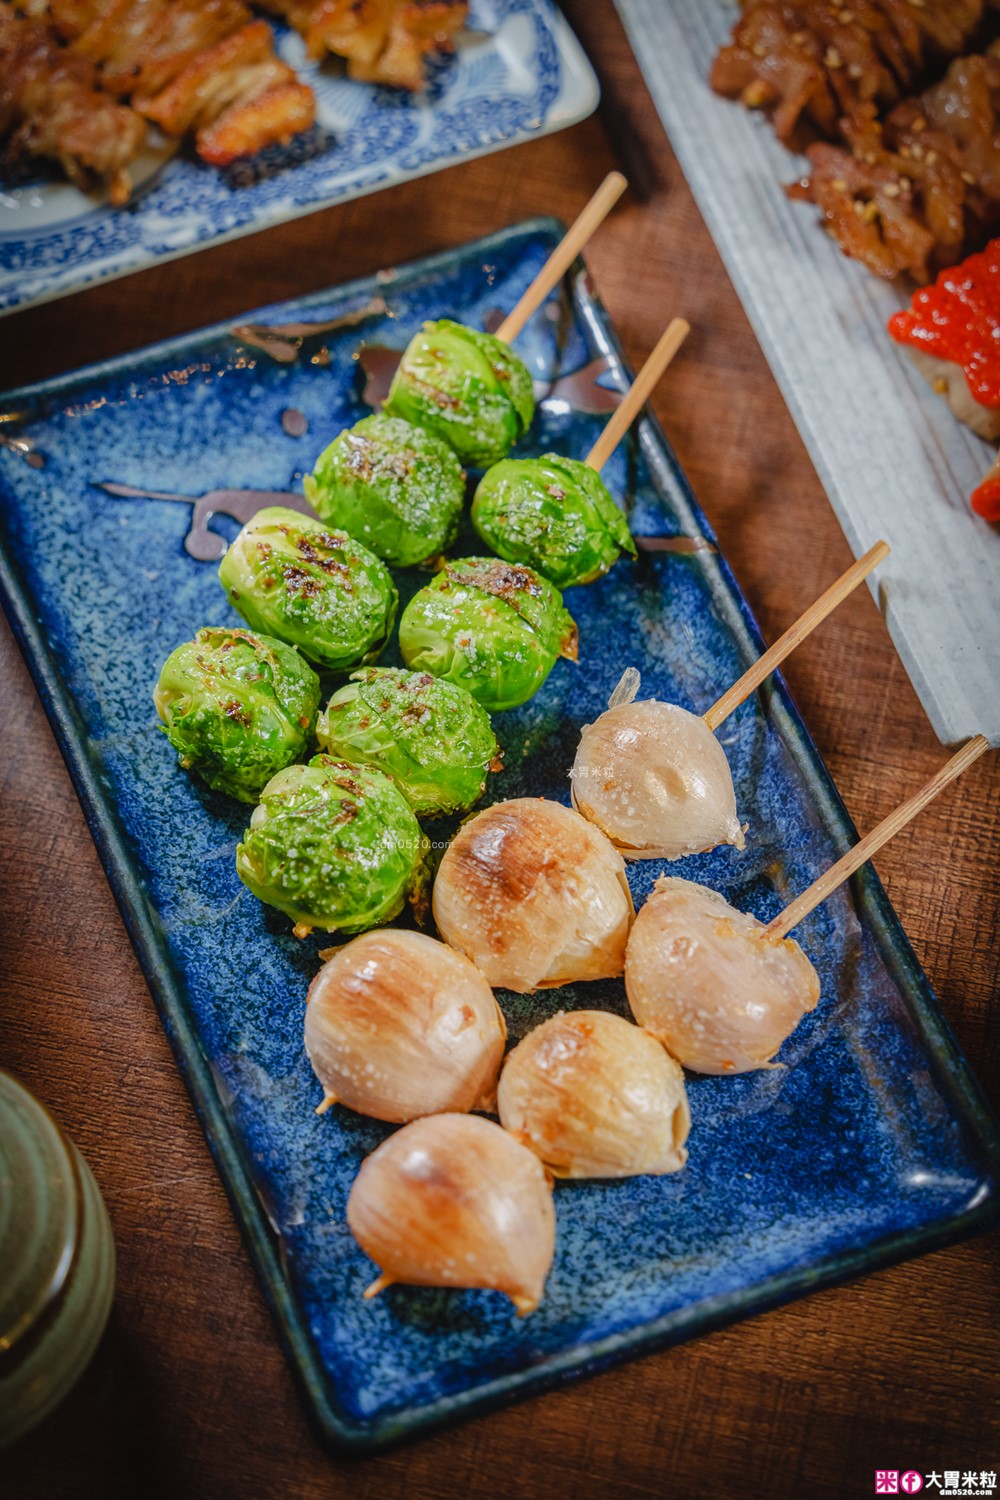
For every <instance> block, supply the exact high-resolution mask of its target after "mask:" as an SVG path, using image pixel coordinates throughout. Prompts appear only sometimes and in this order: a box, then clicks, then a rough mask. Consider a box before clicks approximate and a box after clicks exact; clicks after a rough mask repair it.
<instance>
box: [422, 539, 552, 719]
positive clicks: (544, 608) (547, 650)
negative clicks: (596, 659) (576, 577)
mask: <svg viewBox="0 0 1000 1500" xmlns="http://www.w3.org/2000/svg"><path fill="white" fill-rule="evenodd" d="M399 645H400V649H401V651H402V653H403V660H404V661H405V662H406V665H407V666H408V667H412V668H414V669H415V670H416V671H420V672H431V673H433V675H434V676H435V677H444V678H447V680H448V681H449V682H455V683H457V684H458V685H459V687H464V688H466V689H467V690H468V691H469V692H470V693H471V694H472V696H473V697H474V698H475V699H477V701H478V702H480V703H481V704H482V705H483V707H484V708H487V709H490V710H494V709H501V708H516V706H517V705H518V704H519V703H526V702H527V700H528V699H529V698H530V697H531V696H532V695H533V694H534V693H537V691H538V689H539V688H540V687H541V685H542V683H543V682H544V681H545V679H546V677H548V675H549V673H550V672H551V671H552V668H553V667H554V666H555V663H556V658H557V657H558V656H567V657H569V658H570V660H571V661H575V660H576V652H577V632H576V625H575V623H574V621H573V620H572V618H571V617H570V615H569V613H568V611H567V610H565V609H564V608H563V602H562V595H561V594H560V592H559V590H558V589H557V588H554V587H553V586H552V584H551V583H549V582H548V581H547V580H546V579H544V578H540V577H539V575H538V574H537V573H535V572H534V571H533V570H532V569H531V568H525V567H521V566H520V565H519V564H516V563H505V562H500V561H499V560H498V559H497V558H495V557H467V558H465V559H464V560H463V561H461V562H454V563H446V564H445V566H444V568H443V569H442V571H441V572H440V573H438V575H437V576H436V578H434V579H433V580H432V582H431V583H429V584H428V585H427V586H426V588H423V589H421V590H420V592H419V593H418V594H415V595H414V596H413V598H412V599H411V600H410V602H409V604H408V605H407V606H406V608H405V610H404V611H403V614H402V618H401V619H400V622H399Z"/></svg>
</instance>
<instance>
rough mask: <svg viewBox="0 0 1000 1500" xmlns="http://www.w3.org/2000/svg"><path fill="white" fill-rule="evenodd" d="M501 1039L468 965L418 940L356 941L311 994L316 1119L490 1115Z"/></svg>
mask: <svg viewBox="0 0 1000 1500" xmlns="http://www.w3.org/2000/svg"><path fill="white" fill-rule="evenodd" d="M506 1036H507V1028H506V1025H505V1023H504V1019H503V1014H502V1012H501V1010H500V1007H499V1006H498V1005H497V1002H496V1000H495V999H494V996H493V992H492V990H491V989H490V987H489V985H488V984H487V982H486V980H485V979H484V978H483V976H482V975H481V974H480V973H479V971H478V970H477V969H476V968H475V966H474V965H473V964H471V963H470V962H469V960H468V959H467V958H465V957H464V956H463V955H462V954H461V953H456V952H455V951H454V949H452V948H448V947H446V946H445V944H444V943H439V942H437V940H436V939H434V938H431V937H427V936H425V935H424V934H422V933H418V932H406V931H402V930H399V929H396V928H382V929H380V930H379V931H376V932H367V933H364V934H363V935H362V936H361V937H358V938H355V939H354V940H353V941H352V942H350V943H347V944H345V945H344V946H343V947H342V948H339V949H337V950H336V952H335V953H334V955H333V957H332V958H330V959H329V961H328V962H327V963H326V964H324V966H323V968H322V969H321V970H320V971H319V973H318V974H317V975H316V978H315V979H314V980H313V982H312V984H311V986H310V988H309V998H308V1005H307V1007H306V1019H305V1045H306V1052H307V1053H308V1054H309V1059H310V1061H311V1063H312V1065H313V1070H314V1072H315V1073H316V1076H317V1077H318V1079H319V1081H320V1083H321V1084H322V1085H323V1089H324V1099H323V1102H322V1104H321V1105H320V1111H322V1110H325V1109H326V1108H328V1107H329V1105H331V1104H333V1103H339V1104H345V1105H347V1106H348V1107H349V1108H350V1109H354V1110H357V1111H358V1112H359V1113H360V1114H364V1115H371V1116H372V1117H374V1118H375V1119H377V1120H390V1121H392V1122H394V1123H401V1122H403V1121H406V1120H412V1119H415V1118H416V1117H417V1116H419V1115H431V1114H437V1113H440V1112H442V1111H466V1110H471V1109H483V1108H492V1107H493V1104H494V1102H495V1099H496V1081H497V1073H498V1071H499V1068H500V1062H501V1060H502V1058H503V1050H504V1042H505V1040H506ZM318 1112H319V1111H318Z"/></svg>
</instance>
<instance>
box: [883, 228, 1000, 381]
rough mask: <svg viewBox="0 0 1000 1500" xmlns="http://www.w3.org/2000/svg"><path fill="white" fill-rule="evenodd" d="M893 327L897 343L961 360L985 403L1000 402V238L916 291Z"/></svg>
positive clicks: (894, 319)
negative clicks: (931, 284) (931, 283)
mask: <svg viewBox="0 0 1000 1500" xmlns="http://www.w3.org/2000/svg"><path fill="white" fill-rule="evenodd" d="M889 332H890V333H891V335H892V337H893V338H894V339H895V340H896V341H897V343H900V344H910V345H912V347H913V348H914V349H920V350H921V351H922V352H923V353H924V354H930V355H932V356H933V357H935V358H937V359H947V360H950V361H951V362H952V363H953V364H956V365H961V367H962V369H963V370H964V372H965V378H966V381H967V382H968V386H969V390H970V391H971V392H972V395H973V396H974V397H975V399H976V400H977V401H978V402H979V404H980V406H989V407H993V406H1000V239H998V240H993V241H992V242H991V243H990V244H989V245H987V247H986V249H985V250H983V251H982V252H981V253H980V254H979V255H970V256H969V258H968V260H964V261H963V262H962V264H961V265H960V266H949V267H948V268H947V270H944V271H942V272H941V274H940V276H939V277H938V278H937V280H936V281H935V282H934V284H933V286H927V287H923V288H921V290H920V291H919V292H917V293H915V295H914V298H913V301H912V302H911V304H910V306H909V307H908V308H906V310H905V311H903V312H898V313H894V314H893V316H892V317H891V318H890V319H889Z"/></svg>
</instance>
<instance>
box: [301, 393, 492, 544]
mask: <svg viewBox="0 0 1000 1500" xmlns="http://www.w3.org/2000/svg"><path fill="white" fill-rule="evenodd" d="M303 488H304V489H305V492H306V499H307V500H309V502H310V503H311V504H312V505H314V506H315V508H316V510H317V512H318V513H319V515H320V517H321V518H322V519H323V520H324V521H325V522H326V523H327V524H328V525H330V526H339V527H341V528H342V530H344V531H347V532H349V533H350V534H351V536H353V537H357V539H358V541H360V542H363V543H364V544H365V546H366V547H368V548H370V549H371V551H372V552H374V553H375V555H376V557H381V558H382V560H383V562H387V563H392V564H393V565H394V566H395V567H400V568H407V567H411V566H412V565H413V564H415V563H422V562H426V561H427V559H428V558H429V557H435V556H437V554H438V553H439V552H443V551H444V549H445V548H446V547H447V546H449V545H450V544H451V543H452V542H453V541H454V540H455V533H456V531H457V530H458V521H459V517H460V516H461V514H462V506H463V504H464V502H465V474H464V473H463V471H462V465H461V464H460V463H459V461H458V459H457V458H456V457H455V455H454V453H452V451H451V449H450V448H449V447H448V445H447V443H443V442H442V441H441V439H440V438H437V437H435V436H434V434H433V433H431V432H425V431H424V430H423V428H422V427H414V425H413V423H412V422H404V421H403V419H402V417H389V416H386V415H385V413H384V412H377V413H376V414H375V415H374V416H371V417H365V418H364V419H363V420H362V421H360V422H358V423H356V424H355V426H354V427H351V428H349V429H348V430H347V431H346V432H342V433H341V434H340V436H339V437H337V438H334V440H333V442H332V443H331V444H330V446H329V447H328V448H327V449H326V451H325V452H324V453H322V454H321V455H320V457H319V459H318V460H317V462H316V467H315V469H314V471H313V473H312V474H311V475H307V476H306V478H305V480H304V481H303Z"/></svg>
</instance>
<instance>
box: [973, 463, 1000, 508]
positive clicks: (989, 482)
mask: <svg viewBox="0 0 1000 1500" xmlns="http://www.w3.org/2000/svg"><path fill="white" fill-rule="evenodd" d="M972 509H973V510H974V511H975V512H976V514H977V515H979V516H982V517H983V519H984V520H986V521H1000V459H997V462H996V463H995V464H994V465H993V467H992V469H991V470H990V472H989V473H988V474H987V475H986V478H985V479H984V480H983V482H982V483H981V484H980V485H978V486H977V487H976V489H974V490H973V491H972Z"/></svg>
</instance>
